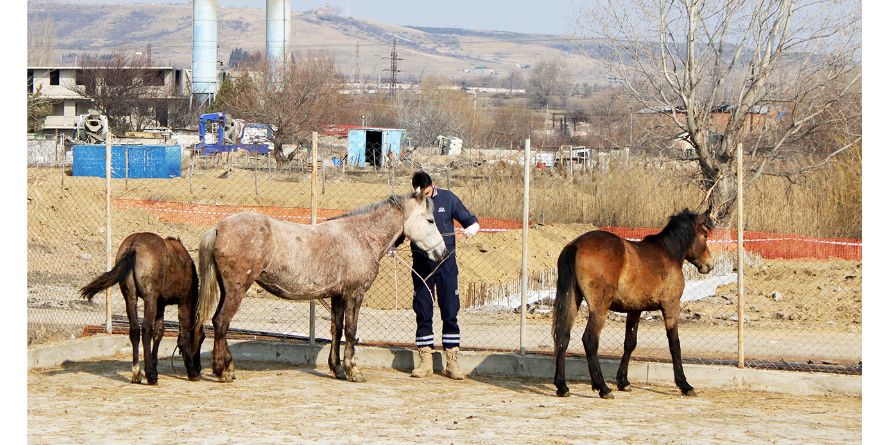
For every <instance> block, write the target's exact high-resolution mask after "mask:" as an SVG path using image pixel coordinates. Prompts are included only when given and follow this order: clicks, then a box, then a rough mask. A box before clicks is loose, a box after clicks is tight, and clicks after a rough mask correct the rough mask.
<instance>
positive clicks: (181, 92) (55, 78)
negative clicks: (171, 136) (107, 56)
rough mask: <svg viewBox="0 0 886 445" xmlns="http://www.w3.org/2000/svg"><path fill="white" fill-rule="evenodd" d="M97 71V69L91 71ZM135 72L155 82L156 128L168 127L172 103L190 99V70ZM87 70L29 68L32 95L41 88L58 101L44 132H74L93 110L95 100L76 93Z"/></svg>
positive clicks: (141, 68)
mask: <svg viewBox="0 0 886 445" xmlns="http://www.w3.org/2000/svg"><path fill="white" fill-rule="evenodd" d="M93 69H95V68H90V70H93ZM115 69H119V68H115ZM122 69H126V68H122ZM132 69H138V70H139V71H142V72H143V73H144V74H143V75H144V76H145V78H146V79H148V78H149V79H151V80H150V82H151V83H149V85H150V86H151V87H152V88H155V89H154V90H153V91H152V96H151V99H152V100H154V101H155V105H154V107H153V108H154V112H155V114H156V115H155V121H156V125H157V126H160V127H165V126H166V125H167V115H168V114H167V113H168V108H167V104H168V101H170V100H186V99H188V98H189V96H190V92H191V86H190V76H191V72H190V70H188V69H184V68H174V67H171V66H156V67H146V68H145V67H139V68H132ZM83 71H84V68H82V67H76V66H33V67H30V66H29V67H28V94H32V93H34V92H35V91H37V89H38V88H39V89H40V93H41V94H42V95H43V96H44V97H47V98H49V99H50V100H52V101H53V102H54V106H53V110H52V114H50V115H49V116H47V117H46V121H45V123H44V125H43V132H44V133H52V132H55V131H56V130H59V131H69V130H73V129H74V128H75V127H76V125H77V117H78V116H79V115H81V114H86V112H87V111H88V110H89V109H90V107H92V99H89V98H87V97H83V96H81V95H80V94H78V93H77V92H76V91H75V90H74V89H75V86H77V85H83V83H82V82H83V80H82V78H83V76H82V73H83Z"/></svg>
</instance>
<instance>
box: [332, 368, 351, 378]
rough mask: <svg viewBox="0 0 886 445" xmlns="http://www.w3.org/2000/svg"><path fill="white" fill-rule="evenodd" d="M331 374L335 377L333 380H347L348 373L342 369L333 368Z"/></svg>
mask: <svg viewBox="0 0 886 445" xmlns="http://www.w3.org/2000/svg"><path fill="white" fill-rule="evenodd" d="M333 374H334V375H335V378H336V379H338V380H347V379H348V373H346V372H345V370H344V368H335V370H334V371H333Z"/></svg>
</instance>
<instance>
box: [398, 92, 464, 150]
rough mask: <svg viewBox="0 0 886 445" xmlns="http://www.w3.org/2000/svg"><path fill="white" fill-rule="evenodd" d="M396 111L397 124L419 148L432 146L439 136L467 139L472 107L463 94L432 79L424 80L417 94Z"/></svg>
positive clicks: (404, 101)
mask: <svg viewBox="0 0 886 445" xmlns="http://www.w3.org/2000/svg"><path fill="white" fill-rule="evenodd" d="M398 111H399V117H400V124H401V125H403V126H405V127H406V129H407V130H408V131H409V134H410V136H411V137H412V138H413V140H414V141H415V142H416V144H418V145H421V146H428V145H432V144H434V142H435V141H436V138H437V136H439V135H443V136H456V137H459V138H462V139H467V138H468V136H469V135H470V134H471V130H472V126H473V124H474V122H473V120H472V119H473V114H474V113H472V105H471V102H470V100H469V99H468V97H467V96H466V95H465V93H464V92H463V91H462V90H461V89H452V88H451V87H450V86H449V85H448V84H447V83H446V82H444V81H443V80H442V79H438V78H435V77H426V78H425V79H424V80H423V81H422V83H421V94H418V95H415V96H410V97H406V98H404V99H403V100H402V102H401V103H400V104H399V105H398Z"/></svg>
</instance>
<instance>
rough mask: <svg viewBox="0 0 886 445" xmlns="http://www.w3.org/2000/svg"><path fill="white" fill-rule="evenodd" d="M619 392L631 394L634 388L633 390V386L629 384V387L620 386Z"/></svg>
mask: <svg viewBox="0 0 886 445" xmlns="http://www.w3.org/2000/svg"><path fill="white" fill-rule="evenodd" d="M618 390H619V391H624V392H631V391H632V390H633V388H631V384H630V383H628V384H627V385H624V386H621V385H619V387H618Z"/></svg>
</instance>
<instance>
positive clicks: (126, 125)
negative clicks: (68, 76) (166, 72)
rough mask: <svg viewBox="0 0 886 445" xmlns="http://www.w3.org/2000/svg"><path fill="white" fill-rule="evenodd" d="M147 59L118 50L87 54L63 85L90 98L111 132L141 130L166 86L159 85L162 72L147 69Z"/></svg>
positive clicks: (150, 117)
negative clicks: (96, 54)
mask: <svg viewBox="0 0 886 445" xmlns="http://www.w3.org/2000/svg"><path fill="white" fill-rule="evenodd" d="M148 62H149V61H148V59H147V58H146V57H144V56H131V55H128V54H126V53H121V52H116V53H113V54H108V55H103V56H87V57H84V58H83V59H82V62H81V64H80V69H79V70H78V71H77V77H76V79H75V80H74V82H73V83H72V84H69V85H66V87H67V88H68V89H70V90H72V91H74V92H76V93H77V94H79V95H81V96H83V97H86V98H89V99H92V102H93V103H92V107H93V108H95V109H97V110H99V111H100V112H101V113H102V114H104V115H105V116H107V117H108V125H110V126H111V131H113V132H122V131H125V130H127V129H133V130H141V129H143V128H144V127H145V126H146V125H147V124H148V123H150V122H151V121H153V120H154V118H155V109H156V107H157V106H158V105H159V104H160V103H161V102H162V98H164V97H165V96H166V95H167V93H168V88H170V87H167V86H164V84H163V73H162V72H159V71H157V70H151V69H149V63H148Z"/></svg>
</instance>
